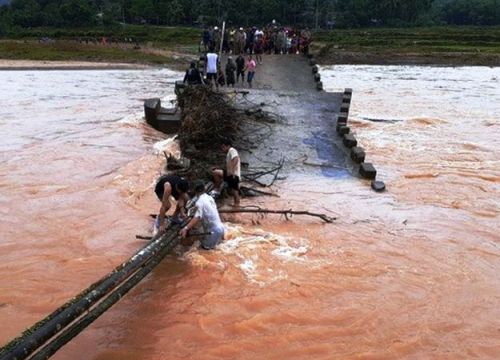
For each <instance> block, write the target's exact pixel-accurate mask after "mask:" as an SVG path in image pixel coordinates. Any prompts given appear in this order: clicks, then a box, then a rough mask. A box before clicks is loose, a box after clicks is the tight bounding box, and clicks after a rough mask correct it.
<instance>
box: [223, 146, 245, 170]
mask: <svg viewBox="0 0 500 360" xmlns="http://www.w3.org/2000/svg"><path fill="white" fill-rule="evenodd" d="M239 156H240V155H239V154H238V151H237V150H236V149H235V148H234V147H230V148H229V150H228V152H227V155H226V169H227V170H228V171H227V174H228V175H235V176H237V177H241V165H240V163H241V161H240V160H238V164H237V165H236V168H235V169H234V172H232V171H231V172H230V171H229V169H232V166H231V162H232V161H233V159H234V158H236V157H239Z"/></svg>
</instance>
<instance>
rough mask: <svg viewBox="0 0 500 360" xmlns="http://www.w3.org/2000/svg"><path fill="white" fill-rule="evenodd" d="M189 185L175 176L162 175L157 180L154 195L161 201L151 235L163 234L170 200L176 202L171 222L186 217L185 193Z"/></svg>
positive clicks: (186, 198) (186, 197) (170, 203)
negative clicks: (172, 199)
mask: <svg viewBox="0 0 500 360" xmlns="http://www.w3.org/2000/svg"><path fill="white" fill-rule="evenodd" d="M188 190H189V183H188V182H187V180H186V179H184V178H182V177H180V176H177V175H162V176H160V178H158V181H157V182H156V186H155V193H156V196H158V199H160V201H161V206H160V212H159V213H158V216H157V217H156V221H155V226H154V231H153V233H154V234H156V233H158V232H164V231H165V229H166V228H167V221H166V220H165V218H166V213H167V212H168V210H169V209H170V208H171V207H172V202H171V198H174V199H175V201H176V202H177V204H176V207H175V211H174V214H173V216H172V218H171V221H172V222H177V223H178V222H180V221H182V219H183V218H185V217H186V203H187V201H188V200H189V198H188V195H187V191H188Z"/></svg>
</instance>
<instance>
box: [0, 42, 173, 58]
mask: <svg viewBox="0 0 500 360" xmlns="http://www.w3.org/2000/svg"><path fill="white" fill-rule="evenodd" d="M0 54H2V58H3V59H26V60H59V61H64V60H66V61H72V60H73V61H108V62H127V63H141V64H142V63H148V64H165V63H172V62H173V60H172V58H171V57H170V56H161V55H156V54H151V53H147V52H143V51H139V50H134V49H132V48H118V47H104V46H99V45H84V46H82V45H81V44H79V43H77V42H71V41H57V42H54V43H51V44H40V43H38V42H36V41H27V40H26V41H0Z"/></svg>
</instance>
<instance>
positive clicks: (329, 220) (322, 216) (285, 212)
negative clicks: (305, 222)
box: [219, 208, 337, 223]
mask: <svg viewBox="0 0 500 360" xmlns="http://www.w3.org/2000/svg"><path fill="white" fill-rule="evenodd" d="M219 213H221V214H234V213H256V214H282V215H285V218H286V219H287V220H288V217H289V216H291V215H308V216H314V217H318V218H320V219H321V220H323V221H325V222H327V223H332V222H333V221H334V220H337V218H335V217H330V216H327V215H325V214H317V213H312V212H309V211H295V210H291V209H290V210H271V209H262V208H256V209H245V208H239V209H219Z"/></svg>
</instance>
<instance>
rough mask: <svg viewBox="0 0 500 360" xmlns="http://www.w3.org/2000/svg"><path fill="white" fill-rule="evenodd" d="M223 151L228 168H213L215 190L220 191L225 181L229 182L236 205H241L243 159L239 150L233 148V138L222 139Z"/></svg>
mask: <svg viewBox="0 0 500 360" xmlns="http://www.w3.org/2000/svg"><path fill="white" fill-rule="evenodd" d="M222 151H224V152H225V153H226V154H227V155H226V169H225V170H221V169H213V171H212V175H213V177H214V185H215V190H216V191H218V192H219V193H220V191H221V190H222V184H223V183H224V181H225V182H226V183H227V185H228V188H229V191H230V193H231V195H232V196H233V199H234V206H239V205H240V178H241V160H240V156H239V154H238V151H237V150H236V149H235V148H233V144H232V142H231V140H229V139H225V140H223V141H222Z"/></svg>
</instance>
